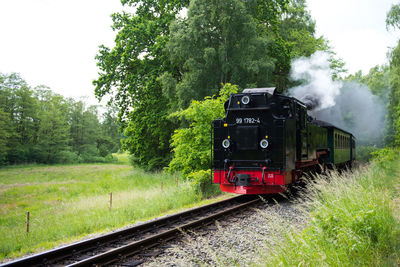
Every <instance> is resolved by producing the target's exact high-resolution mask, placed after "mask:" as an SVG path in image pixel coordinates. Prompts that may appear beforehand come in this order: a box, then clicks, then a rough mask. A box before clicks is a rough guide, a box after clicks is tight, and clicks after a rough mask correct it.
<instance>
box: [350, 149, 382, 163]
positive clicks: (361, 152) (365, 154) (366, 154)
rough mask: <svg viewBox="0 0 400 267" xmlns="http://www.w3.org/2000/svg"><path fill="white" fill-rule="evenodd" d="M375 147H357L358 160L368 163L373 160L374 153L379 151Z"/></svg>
mask: <svg viewBox="0 0 400 267" xmlns="http://www.w3.org/2000/svg"><path fill="white" fill-rule="evenodd" d="M378 149H379V148H377V147H375V146H357V148H356V160H358V161H362V162H368V161H370V160H371V159H372V154H371V153H372V152H374V151H376V150H378Z"/></svg>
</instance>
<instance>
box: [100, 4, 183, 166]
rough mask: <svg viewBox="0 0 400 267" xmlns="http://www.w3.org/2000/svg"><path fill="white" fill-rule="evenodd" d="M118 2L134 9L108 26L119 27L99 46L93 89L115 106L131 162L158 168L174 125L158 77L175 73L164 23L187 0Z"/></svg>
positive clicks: (164, 159)
mask: <svg viewBox="0 0 400 267" xmlns="http://www.w3.org/2000/svg"><path fill="white" fill-rule="evenodd" d="M121 2H122V4H124V5H127V6H132V7H134V9H135V13H134V14H128V13H125V12H124V13H117V14H113V15H112V19H113V26H112V27H113V29H114V30H115V31H118V33H117V37H116V39H115V47H114V48H113V49H109V48H107V47H105V46H101V47H100V51H99V53H98V55H97V57H96V59H97V62H98V63H97V65H98V67H99V69H100V73H99V78H98V79H97V80H95V81H94V82H93V83H94V85H95V86H96V89H95V93H96V96H97V97H99V98H102V97H103V96H105V95H106V94H108V95H110V96H111V99H110V102H113V103H114V104H115V105H116V106H118V107H119V109H120V111H119V121H120V122H121V123H122V130H123V131H124V133H125V135H126V137H127V138H126V139H125V140H124V141H123V147H124V149H125V150H127V151H129V152H130V153H131V154H132V155H133V158H134V159H135V161H134V162H135V164H138V165H140V166H142V167H144V168H146V169H155V168H160V167H161V166H165V165H166V164H167V163H168V161H169V155H170V149H169V139H170V135H171V133H172V130H173V127H174V125H173V124H171V123H169V122H168V121H167V120H166V117H167V115H168V113H167V110H168V108H167V107H168V100H167V99H166V97H165V96H164V95H163V94H162V90H161V85H160V83H159V81H158V77H160V76H161V75H162V74H163V73H164V72H166V71H168V72H171V73H174V69H173V67H172V65H171V64H170V62H169V60H168V58H167V57H166V55H165V53H164V49H165V46H166V43H167V42H168V40H169V25H170V23H171V21H173V20H174V19H175V16H176V14H178V13H179V11H180V10H181V9H182V8H183V7H185V6H186V5H187V4H188V3H187V2H188V1H178V0H170V1H152V0H145V1H139V0H124V1H121ZM114 90H115V91H116V92H115V93H114Z"/></svg>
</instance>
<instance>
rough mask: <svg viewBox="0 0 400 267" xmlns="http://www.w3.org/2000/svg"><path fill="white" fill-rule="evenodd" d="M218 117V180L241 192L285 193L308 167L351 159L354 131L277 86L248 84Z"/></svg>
mask: <svg viewBox="0 0 400 267" xmlns="http://www.w3.org/2000/svg"><path fill="white" fill-rule="evenodd" d="M225 111H226V115H225V118H223V119H219V120H215V121H214V122H213V179H214V183H218V184H220V187H221V190H222V191H226V192H232V193H238V194H266V193H280V192H284V191H286V190H287V188H288V186H290V185H291V184H293V183H295V182H296V180H297V179H298V178H299V177H300V176H301V175H302V173H303V172H305V171H309V170H313V169H316V168H318V167H319V166H321V165H322V166H326V165H344V164H351V163H352V161H353V160H354V155H355V146H354V144H355V140H354V137H353V135H352V134H351V133H348V132H346V131H344V130H341V129H339V128H337V127H335V126H333V125H331V124H328V123H326V122H322V121H317V120H312V119H311V117H309V116H308V115H307V107H306V106H305V105H304V104H303V103H302V102H300V101H299V100H297V99H295V98H293V97H288V96H284V95H281V94H278V93H276V92H275V90H274V88H256V89H245V90H244V91H243V93H239V94H232V95H231V96H230V98H229V100H228V101H227V102H226V103H225Z"/></svg>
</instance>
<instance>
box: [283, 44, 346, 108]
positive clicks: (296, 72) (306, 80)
mask: <svg viewBox="0 0 400 267" xmlns="http://www.w3.org/2000/svg"><path fill="white" fill-rule="evenodd" d="M332 74H333V73H332V70H331V68H330V63H329V54H328V53H326V52H323V51H317V52H315V53H314V54H313V55H311V57H309V58H304V57H302V58H300V59H296V60H294V61H293V62H292V69H291V72H290V76H291V78H292V79H293V80H294V81H300V82H301V83H302V85H300V86H296V87H294V88H292V89H291V90H290V93H291V95H292V96H294V97H296V98H297V99H299V100H300V101H302V102H303V103H304V104H306V105H307V106H308V107H309V108H310V109H313V110H321V109H326V108H329V107H332V106H334V105H335V97H336V96H337V95H339V93H340V88H341V87H342V83H341V82H340V81H334V80H332Z"/></svg>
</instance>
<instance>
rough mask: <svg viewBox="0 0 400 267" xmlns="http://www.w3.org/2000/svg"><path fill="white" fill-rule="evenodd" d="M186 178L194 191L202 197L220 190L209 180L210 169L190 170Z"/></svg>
mask: <svg viewBox="0 0 400 267" xmlns="http://www.w3.org/2000/svg"><path fill="white" fill-rule="evenodd" d="M187 179H188V180H189V181H190V182H191V184H192V186H193V187H194V190H195V192H196V193H198V194H201V196H202V197H203V198H206V197H210V196H213V195H216V194H218V193H220V192H221V190H220V189H219V186H218V185H216V184H213V183H212V181H211V170H206V171H205V170H200V171H197V172H191V173H190V174H189V175H188V176H187Z"/></svg>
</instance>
